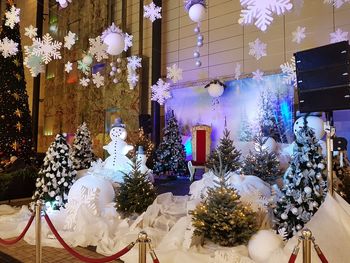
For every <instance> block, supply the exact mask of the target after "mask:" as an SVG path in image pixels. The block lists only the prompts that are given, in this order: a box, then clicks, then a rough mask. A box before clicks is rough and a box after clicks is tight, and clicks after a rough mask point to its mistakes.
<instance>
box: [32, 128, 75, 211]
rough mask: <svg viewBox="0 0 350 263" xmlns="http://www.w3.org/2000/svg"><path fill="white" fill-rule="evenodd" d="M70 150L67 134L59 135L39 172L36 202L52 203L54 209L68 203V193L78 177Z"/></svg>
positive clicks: (48, 151) (35, 194) (34, 196)
mask: <svg viewBox="0 0 350 263" xmlns="http://www.w3.org/2000/svg"><path fill="white" fill-rule="evenodd" d="M69 150H70V149H69V145H68V144H67V142H66V134H57V135H56V138H55V141H54V142H52V143H51V145H50V147H49V149H48V150H47V152H46V156H45V158H44V163H43V166H42V167H41V169H40V171H39V177H38V178H37V180H36V191H35V193H34V195H33V199H34V200H43V201H44V202H45V203H46V202H51V203H52V204H51V206H52V207H53V208H54V209H57V208H59V207H61V206H64V204H65V203H66V202H67V197H68V192H69V189H70V188H71V186H72V185H73V183H74V178H75V175H76V171H75V170H74V169H73V165H72V161H71V160H70V157H69Z"/></svg>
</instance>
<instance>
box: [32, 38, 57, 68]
mask: <svg viewBox="0 0 350 263" xmlns="http://www.w3.org/2000/svg"><path fill="white" fill-rule="evenodd" d="M33 46H34V49H33V53H34V54H35V55H36V56H42V58H43V62H44V63H45V64H48V63H49V62H50V61H51V60H52V59H61V58H62V57H61V53H60V49H61V46H62V43H61V42H59V41H56V40H53V38H52V37H51V36H50V34H49V33H46V35H44V36H43V38H42V40H41V39H40V38H36V39H35V40H34V42H33Z"/></svg>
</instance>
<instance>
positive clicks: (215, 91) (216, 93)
mask: <svg viewBox="0 0 350 263" xmlns="http://www.w3.org/2000/svg"><path fill="white" fill-rule="evenodd" d="M208 93H209V95H210V96H211V97H213V98H217V97H220V96H221V95H222V94H223V93H224V87H223V86H221V85H220V84H218V83H212V84H210V85H209V87H208Z"/></svg>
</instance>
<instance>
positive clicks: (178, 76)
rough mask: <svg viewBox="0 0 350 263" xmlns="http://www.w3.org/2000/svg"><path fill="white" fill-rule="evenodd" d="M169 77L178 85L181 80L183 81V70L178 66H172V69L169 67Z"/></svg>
mask: <svg viewBox="0 0 350 263" xmlns="http://www.w3.org/2000/svg"><path fill="white" fill-rule="evenodd" d="M166 70H167V75H166V77H167V78H168V79H171V80H172V81H173V82H174V83H177V82H178V81H179V80H182V69H181V68H179V67H178V66H177V64H174V65H172V66H171V67H167V68H166Z"/></svg>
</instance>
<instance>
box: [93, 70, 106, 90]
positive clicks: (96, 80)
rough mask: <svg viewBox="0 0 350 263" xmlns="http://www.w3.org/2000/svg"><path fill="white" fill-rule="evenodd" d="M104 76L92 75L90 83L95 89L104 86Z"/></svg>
mask: <svg viewBox="0 0 350 263" xmlns="http://www.w3.org/2000/svg"><path fill="white" fill-rule="evenodd" d="M104 80H105V78H104V76H102V75H101V74H100V72H97V73H96V74H92V82H93V83H94V84H95V85H96V88H99V87H101V86H103V85H104Z"/></svg>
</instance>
